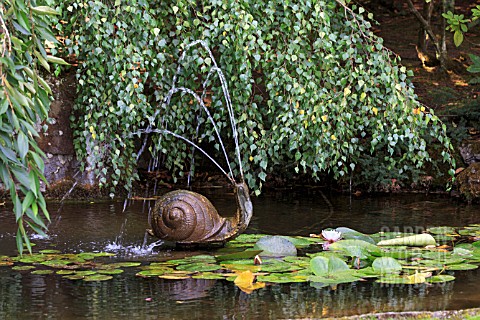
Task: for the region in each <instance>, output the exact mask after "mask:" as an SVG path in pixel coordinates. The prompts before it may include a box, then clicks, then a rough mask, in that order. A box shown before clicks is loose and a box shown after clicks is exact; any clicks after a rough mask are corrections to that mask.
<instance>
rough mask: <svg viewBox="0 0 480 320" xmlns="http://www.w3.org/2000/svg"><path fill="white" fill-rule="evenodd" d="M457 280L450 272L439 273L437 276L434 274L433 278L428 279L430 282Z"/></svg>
mask: <svg viewBox="0 0 480 320" xmlns="http://www.w3.org/2000/svg"><path fill="white" fill-rule="evenodd" d="M453 280H455V277H454V276H451V275H448V274H439V275H436V276H433V277H431V278H428V279H427V282H429V283H441V282H447V281H453Z"/></svg>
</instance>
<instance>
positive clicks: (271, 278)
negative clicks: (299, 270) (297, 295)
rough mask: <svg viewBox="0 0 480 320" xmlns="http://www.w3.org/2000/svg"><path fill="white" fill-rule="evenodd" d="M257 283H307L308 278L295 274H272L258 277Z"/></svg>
mask: <svg viewBox="0 0 480 320" xmlns="http://www.w3.org/2000/svg"><path fill="white" fill-rule="evenodd" d="M257 281H261V282H271V283H294V282H307V281H308V276H306V275H298V274H295V273H273V274H269V275H265V276H258V277H257Z"/></svg>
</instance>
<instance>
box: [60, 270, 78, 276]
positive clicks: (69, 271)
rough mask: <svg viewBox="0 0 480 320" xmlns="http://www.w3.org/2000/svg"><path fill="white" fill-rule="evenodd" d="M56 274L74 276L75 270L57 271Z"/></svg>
mask: <svg viewBox="0 0 480 320" xmlns="http://www.w3.org/2000/svg"><path fill="white" fill-rule="evenodd" d="M56 274H60V275H69V274H75V270H58V271H57V272H56Z"/></svg>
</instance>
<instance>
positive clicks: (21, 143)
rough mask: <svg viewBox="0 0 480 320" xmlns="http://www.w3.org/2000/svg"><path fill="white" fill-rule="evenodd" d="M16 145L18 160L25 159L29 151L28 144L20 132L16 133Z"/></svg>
mask: <svg viewBox="0 0 480 320" xmlns="http://www.w3.org/2000/svg"><path fill="white" fill-rule="evenodd" d="M17 144H18V153H19V156H20V158H21V159H25V156H26V155H27V153H28V149H29V142H28V138H27V136H26V135H25V134H24V133H23V132H21V131H20V132H19V133H18V137H17Z"/></svg>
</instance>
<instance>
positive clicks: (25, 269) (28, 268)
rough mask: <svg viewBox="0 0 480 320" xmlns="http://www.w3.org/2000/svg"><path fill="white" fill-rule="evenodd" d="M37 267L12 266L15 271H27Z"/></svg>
mask: <svg viewBox="0 0 480 320" xmlns="http://www.w3.org/2000/svg"><path fill="white" fill-rule="evenodd" d="M32 269H35V267H34V266H14V267H12V270H15V271H27V270H32Z"/></svg>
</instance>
